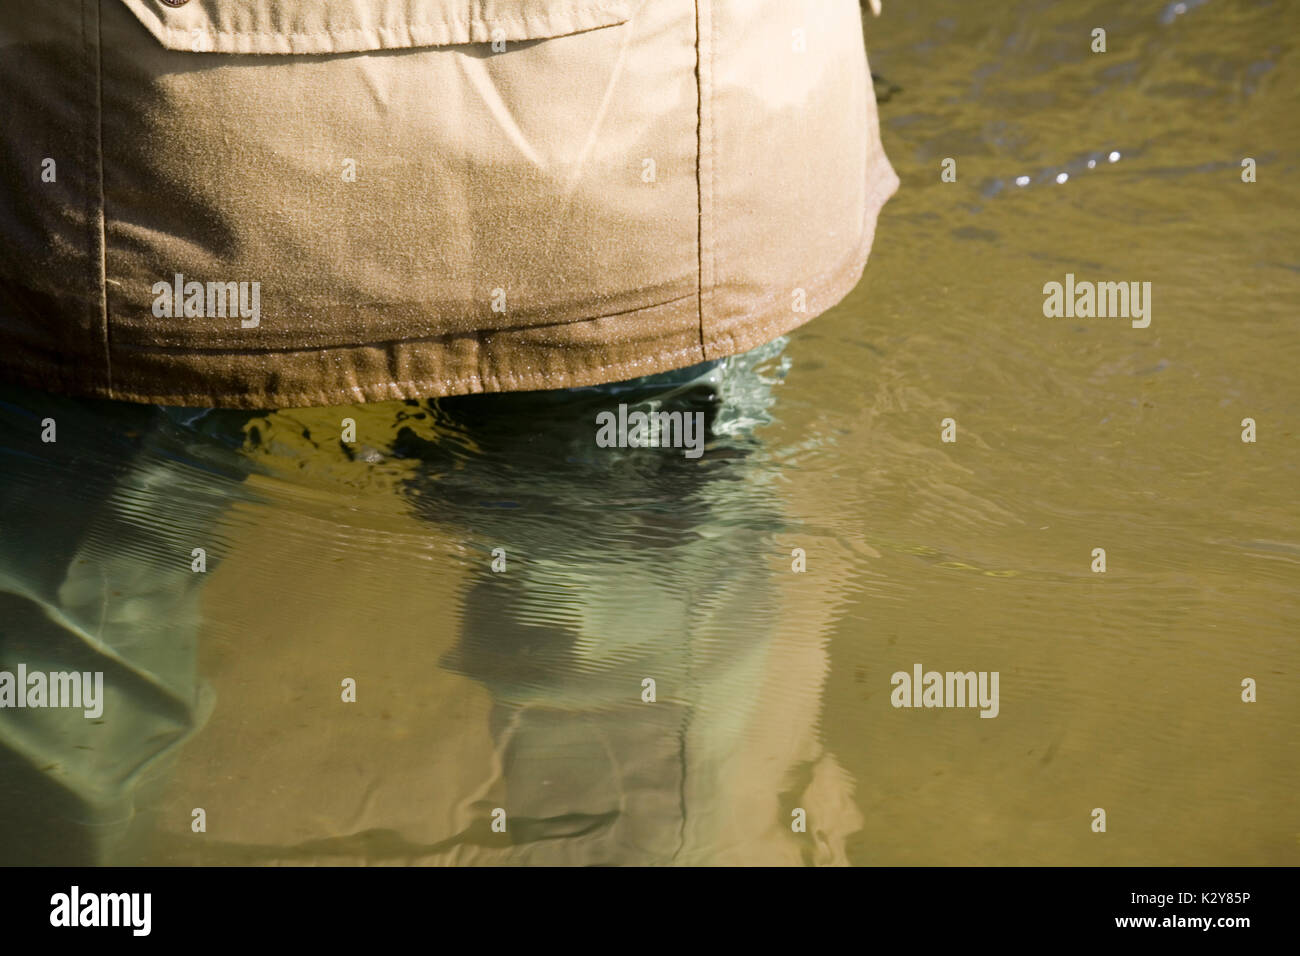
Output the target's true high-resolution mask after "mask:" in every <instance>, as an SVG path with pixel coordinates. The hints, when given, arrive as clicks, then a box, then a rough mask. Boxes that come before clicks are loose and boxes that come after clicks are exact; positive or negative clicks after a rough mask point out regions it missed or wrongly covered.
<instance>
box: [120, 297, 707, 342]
mask: <svg viewBox="0 0 1300 956" xmlns="http://www.w3.org/2000/svg"><path fill="white" fill-rule="evenodd" d="M690 298H691V293H689V292H687V293H686V294H685V295H678V296H674V297H673V298H671V299H664V300H663V301H662V302H651V303H650V304H649V305H638V306H634V307H633V308H630V309H624V310H622V311H621V312H605V313H602V314H600V315H584V316H581V317H579V318H576V319H570V320H569V321H566V322H538V323H534V324H528V325H503V326H501V327H500V328H497V329H450V330H448V331H446V332H439V333H437V334H435V335H398V336H396V337H395V338H391V339H371V340H369V341H366V342H330V343H328V344H325V345H308V346H302V345H299V346H283V347H276V346H268V347H266V348H261V349H248V348H244V347H241V346H233V345H208V346H203V345H189V344H186V345H142V344H140V343H136V342H123V343H121V344H120V345H119V346H118V347H119V348H123V349H133V350H135V351H138V352H185V353H192V354H195V355H213V354H217V355H220V354H225V353H229V354H235V355H254V354H266V355H273V354H275V353H277V352H313V351H317V350H324V349H367V348H382V347H384V346H388V345H404V344H406V343H408V342H409V343H419V342H440V341H446V340H448V339H456V338H469V337H470V336H475V337H477V338H478V339H479V340H480V341H482V340H485V339H490V338H492V337H493V336H495V335H509V334H511V333H517V332H537V331H540V330H545V329H567V328H569V327H570V326H575V325H582V324H583V323H589V322H598V321H600V320H602V319H618V318H623V317H626V316H636V315H641V314H644V313H647V312H651V311H653V310H655V309H662V308H664V307H665V306H670V305H675V304H677V303H678V302H683V301H686V300H688V299H690ZM368 304H371V305H374V304H376V303H368Z"/></svg>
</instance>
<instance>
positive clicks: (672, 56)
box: [0, 0, 897, 407]
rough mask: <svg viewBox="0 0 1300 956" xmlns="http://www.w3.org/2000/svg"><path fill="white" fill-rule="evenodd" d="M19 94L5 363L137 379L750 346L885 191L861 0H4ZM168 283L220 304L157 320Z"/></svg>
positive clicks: (462, 375) (16, 371) (1, 64)
mask: <svg viewBox="0 0 1300 956" xmlns="http://www.w3.org/2000/svg"><path fill="white" fill-rule="evenodd" d="M494 40H496V41H498V42H497V43H496V44H495V47H496V48H495V49H494V45H493V43H492V41H494ZM801 42H802V46H803V48H802V49H800V45H801ZM502 45H504V49H501V46H502ZM0 88H2V89H4V90H5V94H6V101H7V102H6V104H5V110H6V114H7V115H6V119H5V124H4V126H3V139H2V140H0V377H2V378H4V379H7V380H10V381H16V382H19V383H21V384H27V385H35V386H38V387H45V388H49V389H54V390H59V391H65V392H71V393H75V394H87V395H95V396H101V397H108V398H118V399H126V400H131V401H148V402H158V403H161V404H183V405H216V406H237V407H269V406H293V405H321V404H336V403H344V402H355V401H372V400H381V399H393V398H411V397H419V396H433V395H446V394H459V393H465V392H478V391H505V390H515V389H533V388H560V387H568V386H574V385H585V384H595V383H600V382H606V381H614V380H618V379H626V378H631V377H635V376H638V375H644V374H650V373H654V372H660V371H665V370H668V369H671V368H676V367H681V366H686V365H690V364H694V363H696V362H699V361H702V360H705V359H709V358H716V357H720V356H723V355H727V354H731V353H734V352H738V351H743V350H745V349H748V348H751V347H753V346H756V345H758V344H761V343H762V342H764V341H767V340H770V339H772V338H774V337H775V336H777V335H780V334H783V333H785V332H787V331H789V330H790V329H792V328H794V327H796V326H798V325H800V324H802V323H803V322H805V321H807V320H808V319H809V318H811V317H812V316H814V315H816V314H818V313H820V312H822V311H824V310H825V309H827V308H829V307H830V306H831V305H833V304H835V302H837V301H838V300H839V299H840V298H841V297H842V296H843V295H844V294H845V293H847V292H848V290H849V289H850V288H852V286H853V285H854V284H855V283H856V281H857V279H858V277H859V275H860V274H861V270H862V267H863V264H864V262H865V260H866V256H867V252H868V250H869V248H870V244H871V240H872V234H873V231H874V226H875V221H876V215H877V213H878V211H879V209H880V207H881V205H882V204H883V203H884V202H885V200H886V199H887V198H888V197H889V196H890V195H891V194H892V192H893V191H894V189H895V188H896V187H897V178H896V177H895V175H894V172H893V170H892V169H891V168H890V166H889V163H888V161H887V160H886V158H885V156H884V153H883V150H882V149H881V145H880V140H879V136H878V131H877V125H876V113H875V103H874V100H873V98H872V96H871V87H870V83H869V74H868V71H867V65H866V60H865V56H864V51H863V45H862V26H861V14H860V10H859V5H858V3H857V2H855V0H189V2H187V3H184V4H183V5H182V6H179V7H171V6H169V5H167V4H165V3H163V2H161V0H66V2H62V3H58V4H42V5H40V6H39V7H37V8H33V7H30V6H27V5H20V4H4V5H2V6H0ZM51 164H52V165H51ZM350 171H351V174H350ZM51 172H52V173H53V176H52V177H51ZM51 179H52V181H51ZM178 274H179V275H181V276H183V280H182V285H181V288H182V291H183V292H184V293H185V297H187V298H188V297H189V291H188V289H187V287H186V285H185V283H191V282H197V283H201V284H203V285H201V286H200V287H199V289H200V293H201V294H200V295H199V297H198V298H197V299H194V300H192V305H193V306H194V310H193V311H195V312H199V313H201V314H190V315H186V314H183V310H182V314H174V313H173V314H172V315H167V314H156V313H157V312H158V311H159V292H158V291H157V290H158V289H159V288H160V287H167V286H171V285H174V284H175V277H176V276H177V275H178ZM209 283H210V284H212V285H213V286H217V285H218V284H219V285H220V287H221V289H222V290H223V291H224V290H225V289H226V285H225V284H226V283H247V284H248V285H247V286H246V287H245V288H246V291H247V290H251V289H253V288H254V286H253V283H256V287H255V288H256V289H257V291H258V299H257V302H258V309H257V315H256V325H255V326H254V327H247V323H248V322H249V321H251V320H243V319H241V317H240V316H239V314H237V313H234V310H233V309H226V308H222V307H221V306H222V303H221V302H220V301H209V299H208V297H207V296H205V295H203V294H202V291H203V290H204V289H205V288H207V284H209ZM160 284H162V285H161V286H160ZM231 288H232V290H233V288H234V287H231ZM800 290H801V291H800ZM801 299H802V301H803V302H804V303H806V305H805V306H804V310H803V311H799V309H798V307H799V305H800V304H801ZM248 301H249V302H250V304H251V301H252V300H251V292H250V293H249V299H248ZM178 307H179V306H178ZM162 311H163V312H164V313H165V312H166V311H167V310H166V309H165V308H164V309H162ZM232 313H234V314H232Z"/></svg>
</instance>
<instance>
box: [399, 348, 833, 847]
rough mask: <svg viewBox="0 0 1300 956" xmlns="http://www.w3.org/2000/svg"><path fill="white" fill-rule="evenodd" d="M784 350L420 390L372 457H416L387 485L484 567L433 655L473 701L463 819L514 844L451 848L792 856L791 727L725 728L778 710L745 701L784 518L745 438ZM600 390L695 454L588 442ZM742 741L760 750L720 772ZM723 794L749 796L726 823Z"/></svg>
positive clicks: (799, 675) (758, 452)
mask: <svg viewBox="0 0 1300 956" xmlns="http://www.w3.org/2000/svg"><path fill="white" fill-rule="evenodd" d="M782 345H784V342H783V341H781V342H777V343H774V344H773V346H770V347H767V348H764V349H761V350H759V351H758V352H755V353H750V354H749V355H746V356H741V357H738V358H735V359H730V360H724V361H723V362H721V363H719V364H718V365H717V366H716V367H713V368H703V369H701V368H696V369H689V370H684V372H682V373H677V374H672V375H666V376H655V377H652V378H650V379H646V380H641V381H639V382H637V383H629V384H627V385H624V386H621V387H616V388H598V389H587V390H579V391H577V392H574V393H563V394H546V395H500V396H474V397H470V398H462V399H450V400H441V401H436V402H434V403H432V406H431V412H432V417H431V419H430V421H429V422H428V423H427V424H424V425H423V427H420V428H417V427H414V426H409V427H406V428H403V429H402V430H401V431H400V432H399V434H398V436H397V440H396V441H395V442H394V445H393V453H394V454H395V455H397V456H399V457H401V458H411V459H415V460H417V461H418V463H419V467H418V469H417V470H416V471H415V473H414V474H413V475H412V476H411V478H410V479H409V481H408V482H407V484H406V489H405V490H406V492H407V494H409V495H410V496H411V498H412V500H413V501H414V502H415V504H416V507H417V510H418V513H419V514H420V516H421V517H423V518H424V519H425V520H428V521H432V522H434V523H436V524H439V525H442V526H445V527H446V528H447V529H448V531H449V533H451V534H453V535H458V536H464V537H470V538H472V539H473V540H474V541H475V542H476V543H477V544H479V546H480V547H481V548H482V549H483V550H484V551H488V550H491V549H497V548H500V549H503V551H504V557H505V561H506V565H505V568H506V570H505V571H504V572H503V573H486V568H487V565H488V561H489V558H488V556H487V555H486V554H485V555H484V557H483V567H484V569H485V573H482V574H480V575H477V576H476V577H474V578H472V579H471V583H470V584H469V585H468V587H467V589H466V592H465V595H464V598H463V606H464V612H463V616H462V620H461V627H460V633H459V638H458V641H457V643H456V646H455V648H454V649H453V650H452V651H451V652H450V653H449V654H448V655H447V656H446V657H445V658H444V660H443V664H444V666H446V667H448V668H450V669H452V670H454V671H455V672H457V673H461V674H464V675H466V676H468V677H471V678H473V679H474V680H476V681H480V682H481V683H482V684H483V685H484V686H485V687H486V688H487V689H488V691H489V692H490V694H491V696H492V703H493V708H492V716H491V723H492V737H493V743H494V746H495V748H496V754H495V757H494V760H493V767H492V774H491V776H490V777H489V779H487V780H486V781H484V783H483V784H482V786H481V787H479V788H478V791H477V792H476V793H475V794H474V796H473V805H474V807H475V808H477V811H478V813H479V815H480V816H481V818H482V819H483V820H484V821H486V820H487V819H488V814H489V813H490V811H491V810H492V809H493V808H496V807H500V808H503V809H505V810H506V811H507V813H508V815H509V819H510V825H509V831H508V832H509V833H510V842H511V844H513V845H512V846H510V847H509V848H508V849H501V850H489V849H487V848H485V847H484V846H483V845H482V844H483V842H485V841H482V840H480V841H478V845H477V846H476V847H475V848H474V849H473V850H472V851H470V850H469V849H467V848H463V851H462V852H460V853H458V854H457V855H456V858H457V859H460V860H466V859H484V858H493V857H500V858H508V859H519V860H527V861H531V862H564V863H667V862H673V861H678V862H682V861H689V860H696V861H703V860H708V859H717V858H719V856H724V857H731V858H735V859H749V860H766V861H768V862H777V861H785V862H790V861H798V860H800V859H801V858H803V857H807V858H810V859H811V858H812V857H813V844H812V843H810V842H809V838H808V837H803V838H799V837H796V835H795V834H794V833H793V832H792V831H791V827H790V826H789V823H790V817H789V815H788V811H787V816H786V817H785V819H784V820H782V819H781V818H780V817H779V810H780V808H779V807H778V806H777V797H778V795H780V794H782V792H783V791H786V790H789V789H790V788H791V787H794V786H795V785H796V783H802V784H803V785H802V786H798V787H797V788H796V790H795V791H793V792H791V793H789V794H787V797H788V798H789V799H790V800H791V801H794V803H792V805H796V804H797V805H800V806H802V798H803V796H804V791H805V789H806V784H807V783H808V781H809V780H810V779H811V768H812V766H813V764H814V758H815V757H816V754H815V753H814V752H813V749H812V747H810V746H809V745H810V744H812V743H813V742H812V740H811V736H812V735H811V730H812V728H811V727H800V726H797V725H793V726H788V727H787V732H788V733H789V735H790V736H789V738H788V741H772V740H764V741H760V740H754V739H749V738H747V730H748V729H749V728H750V727H751V723H752V716H753V710H754V708H756V707H759V706H762V707H764V708H768V709H775V710H777V711H779V710H780V709H781V706H782V701H781V699H779V698H778V699H772V698H770V697H769V698H766V699H764V700H762V701H761V702H760V701H759V699H758V696H759V693H760V691H761V689H762V687H763V678H764V675H765V673H766V672H767V671H768V669H769V668H770V667H771V665H772V660H773V647H772V645H773V643H774V642H775V641H779V640H780V637H779V633H778V630H777V629H776V628H775V627H774V626H773V623H774V622H775V621H777V620H779V619H780V618H781V616H782V614H783V609H782V608H781V607H780V606H779V595H780V593H781V592H780V589H779V588H776V587H774V586H773V581H772V578H773V576H774V574H777V573H782V572H776V571H774V570H773V568H774V567H775V566H776V564H775V563H774V562H773V561H770V560H764V559H763V556H764V555H773V557H779V555H775V554H773V552H774V546H773V536H774V535H775V534H777V533H779V532H780V531H782V530H784V528H785V519H784V517H783V516H782V514H781V513H780V512H779V511H777V510H776V504H777V501H778V499H776V498H774V497H773V496H772V495H771V493H770V489H769V488H768V487H767V483H768V481H769V480H770V477H771V472H770V469H767V468H765V467H764V464H763V462H762V458H763V449H762V445H761V442H760V441H759V440H758V439H757V438H755V437H754V434H753V433H752V431H751V430H750V427H749V426H750V425H752V424H753V423H756V422H760V421H762V420H764V419H765V418H766V406H767V405H768V404H769V403H770V402H771V400H772V399H771V395H770V389H771V386H772V384H773V382H774V379H773V378H772V377H771V376H772V371H773V367H774V366H775V361H774V360H775V358H776V356H777V355H778V353H779V349H780V347H781V346H782ZM616 403H626V404H627V405H628V406H629V410H638V409H639V410H645V411H655V412H659V411H667V412H680V413H684V414H687V415H691V414H696V413H700V414H702V415H703V416H704V419H705V421H706V423H707V426H708V430H709V436H710V440H709V442H708V446H707V451H706V454H705V455H704V457H703V458H702V459H701V460H699V461H696V460H692V459H691V458H688V457H686V456H684V455H683V454H682V452H681V451H679V450H673V449H662V448H651V449H644V448H630V449H623V450H618V449H607V448H598V447H596V444H595V442H594V441H593V437H594V430H595V422H596V417H597V414H598V413H599V412H601V411H604V410H607V409H610V408H612V407H614V405H615V404H616ZM520 475H528V476H530V480H529V483H528V484H527V485H521V483H520ZM498 555H499V556H500V552H498ZM783 573H785V574H790V570H789V568H788V567H786V568H785V570H784V572H783ZM791 656H792V657H793V658H794V659H795V660H796V664H795V666H794V667H793V668H792V669H788V670H786V671H785V672H784V674H783V678H784V680H785V681H787V692H788V693H787V696H789V697H798V696H799V695H802V694H805V693H808V694H812V695H814V696H815V695H816V694H817V693H818V690H819V685H820V677H821V675H822V673H823V671H824V668H825V653H824V650H822V649H818V648H813V647H810V648H808V649H807V652H806V654H804V655H797V654H796V655H791ZM801 658H802V659H801ZM787 663H788V662H787ZM647 679H649V680H652V681H653V682H654V691H655V696H656V700H655V701H654V702H653V703H648V702H646V701H644V700H643V698H642V693H643V687H644V686H645V684H644V682H645V681H646V680H647ZM815 710H816V708H815V706H814V708H813V709H812V712H815ZM796 741H797V742H798V743H796V744H793V745H789V746H786V744H787V743H788V742H796ZM801 746H803V747H804V748H806V749H803V750H801V749H800V747H801ZM755 747H758V748H766V749H765V750H764V754H763V756H764V758H765V759H764V760H755V761H752V762H751V764H750V767H749V771H748V772H741V773H740V775H738V773H737V771H738V770H739V767H738V763H739V762H740V755H741V754H743V753H744V752H745V751H748V750H752V749H753V748H755ZM801 775H802V776H803V778H804V779H803V780H802V781H800V780H799V778H800V776H801ZM742 789H748V790H751V791H753V792H755V793H758V794H766V795H768V796H769V798H770V799H769V800H768V805H766V806H764V807H762V808H761V809H760V808H757V807H746V808H745V809H744V810H743V811H742V813H743V815H741V814H740V813H737V812H736V810H737V808H736V807H735V806H734V805H733V804H731V803H730V802H729V801H730V799H731V798H732V797H733V796H734V795H735V794H736V793H737V792H738V791H739V790H742ZM805 809H807V808H805ZM816 809H817V810H820V809H821V808H820V807H818V808H816ZM814 821H815V824H816V826H817V827H818V828H819V829H820V833H819V837H820V839H821V841H822V842H821V845H820V846H819V847H817V851H818V853H817V855H818V858H819V859H822V860H823V861H829V860H831V859H842V858H843V839H844V837H845V835H846V833H845V828H849V829H851V828H852V820H851V819H834V818H831V817H830V815H822V816H821V817H820V818H819V817H817V816H816V815H815V816H814Z"/></svg>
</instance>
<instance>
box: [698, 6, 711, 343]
mask: <svg viewBox="0 0 1300 956" xmlns="http://www.w3.org/2000/svg"><path fill="white" fill-rule="evenodd" d="M702 2H708V0H695V90H696V111H695V201H696V203H697V205H698V213H699V215H698V228H697V229H696V236H695V242H696V271H697V273H698V275H699V280H698V282H697V286H696V288H697V298H696V305H697V308H698V311H699V325H700V328H699V331H700V355H701V356H703V355H704V256H705V251H704V243H705V202H704V156H705V153H704V118H705V109H704V97H705V75H704V73H705V65H704V53H703V48H702V44H701V42H700V40H701V35H700V20H701V11H700V4H701V3H702ZM710 158H712V157H710Z"/></svg>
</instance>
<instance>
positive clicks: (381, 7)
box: [122, 0, 632, 53]
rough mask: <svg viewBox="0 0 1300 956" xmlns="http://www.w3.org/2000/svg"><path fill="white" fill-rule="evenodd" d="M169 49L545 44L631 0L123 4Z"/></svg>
mask: <svg viewBox="0 0 1300 956" xmlns="http://www.w3.org/2000/svg"><path fill="white" fill-rule="evenodd" d="M122 2H124V3H125V4H126V5H127V6H128V7H130V8H131V12H132V13H134V14H135V15H136V17H138V18H139V20H140V22H141V23H142V24H144V26H145V27H146V28H147V29H148V30H149V32H150V33H152V34H153V35H154V37H156V38H157V40H158V42H160V43H161V44H162V45H163V46H164V47H166V48H167V49H169V50H180V51H189V52H193V53H356V52H362V51H367V50H400V49H407V48H410V47H424V46H447V45H451V44H459V43H491V42H493V41H498V42H510V41H520V40H544V39H548V38H550V37H558V36H564V35H566V34H569V33H578V32H581V31H584V30H593V29H595V28H597V27H606V26H613V25H615V24H619V23H623V22H625V21H626V20H627V19H628V16H629V11H630V9H631V6H632V0H181V2H180V5H179V6H172V5H171V4H170V3H168V2H166V0H122Z"/></svg>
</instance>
